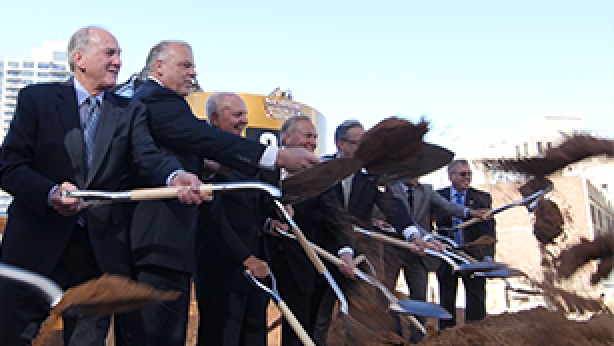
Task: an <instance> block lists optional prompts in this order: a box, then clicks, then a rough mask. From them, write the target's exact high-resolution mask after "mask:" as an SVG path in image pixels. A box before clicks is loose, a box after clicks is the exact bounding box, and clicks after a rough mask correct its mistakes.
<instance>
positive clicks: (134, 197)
mask: <svg viewBox="0 0 614 346" xmlns="http://www.w3.org/2000/svg"><path fill="white" fill-rule="evenodd" d="M184 188H185V187H179V186H168V187H154V188H145V189H134V190H128V191H120V192H109V191H94V190H66V191H63V192H62V197H73V198H81V199H83V203H82V207H91V206H97V205H101V204H107V203H111V202H129V201H145V200H154V199H171V198H177V195H178V193H179V190H181V189H184ZM199 190H200V191H201V192H205V193H208V194H212V193H213V192H233V191H249V190H260V191H265V192H267V193H268V194H269V195H271V196H272V197H274V198H281V191H280V190H279V189H278V188H277V187H275V186H273V185H269V184H265V183H261V182H236V183H213V184H201V185H200V187H199Z"/></svg>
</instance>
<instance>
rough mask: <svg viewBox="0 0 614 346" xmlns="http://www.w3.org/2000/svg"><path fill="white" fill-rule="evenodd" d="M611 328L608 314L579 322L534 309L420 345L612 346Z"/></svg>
mask: <svg viewBox="0 0 614 346" xmlns="http://www.w3.org/2000/svg"><path fill="white" fill-rule="evenodd" d="M613 325H614V316H613V315H611V314H599V315H595V316H593V317H592V318H591V319H590V320H588V321H585V322H578V321H572V320H569V319H567V318H566V317H565V315H564V314H563V313H561V312H557V311H549V310H547V309H545V308H536V309H533V310H528V311H521V312H518V313H513V314H509V313H505V314H502V315H498V316H491V317H488V318H486V319H484V320H482V321H479V322H474V323H470V324H466V325H464V326H461V327H454V328H449V329H446V330H444V331H442V332H437V331H435V330H433V329H431V330H429V331H428V333H427V335H426V336H425V337H424V339H423V340H422V342H421V343H420V345H613V344H614V331H613V329H612V326H613ZM381 344H382V345H389V344H386V343H381Z"/></svg>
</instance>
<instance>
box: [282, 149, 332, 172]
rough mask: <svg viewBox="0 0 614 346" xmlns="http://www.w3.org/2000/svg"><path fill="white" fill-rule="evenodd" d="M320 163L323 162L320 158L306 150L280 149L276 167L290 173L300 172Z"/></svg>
mask: <svg viewBox="0 0 614 346" xmlns="http://www.w3.org/2000/svg"><path fill="white" fill-rule="evenodd" d="M320 162H322V160H321V159H320V158H319V157H317V156H315V155H314V154H313V153H312V152H311V151H309V150H307V149H305V148H280V149H279V151H278V152H277V160H275V166H276V167H278V168H280V167H283V168H285V169H287V170H288V171H289V172H299V171H302V170H304V169H306V168H310V167H312V166H313V165H315V164H318V163H320Z"/></svg>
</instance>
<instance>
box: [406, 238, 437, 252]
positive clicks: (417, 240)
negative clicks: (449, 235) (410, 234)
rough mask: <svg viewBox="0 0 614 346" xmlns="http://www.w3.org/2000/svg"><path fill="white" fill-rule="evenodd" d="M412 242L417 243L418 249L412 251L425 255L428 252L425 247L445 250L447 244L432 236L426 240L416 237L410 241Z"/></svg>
mask: <svg viewBox="0 0 614 346" xmlns="http://www.w3.org/2000/svg"><path fill="white" fill-rule="evenodd" d="M410 243H412V244H414V245H416V247H417V249H416V251H412V252H414V253H416V254H418V255H420V256H425V255H426V254H425V253H424V250H425V249H431V250H435V251H438V252H441V251H443V250H444V249H445V248H446V246H445V245H444V244H443V243H441V242H440V241H439V240H437V239H434V238H431V239H429V240H428V241H425V240H424V239H422V238H420V237H416V238H414V239H412V240H411V241H410Z"/></svg>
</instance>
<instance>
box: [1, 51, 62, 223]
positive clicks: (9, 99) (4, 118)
mask: <svg viewBox="0 0 614 346" xmlns="http://www.w3.org/2000/svg"><path fill="white" fill-rule="evenodd" d="M66 46H67V42H65V41H49V40H45V41H43V44H42V45H41V46H40V47H33V48H32V56H31V57H30V58H7V57H0V140H2V141H4V136H5V135H6V133H7V131H8V129H9V127H10V125H11V121H12V120H13V115H14V113H15V108H16V107H17V94H18V92H19V89H21V88H23V87H25V86H26V85H30V84H35V83H45V82H58V81H63V80H66V79H67V78H68V77H69V75H70V69H69V68H68V59H67V53H66ZM10 201H11V197H10V196H9V195H8V194H6V193H5V192H4V191H2V190H0V216H5V215H6V209H7V207H8V205H9V204H10Z"/></svg>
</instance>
